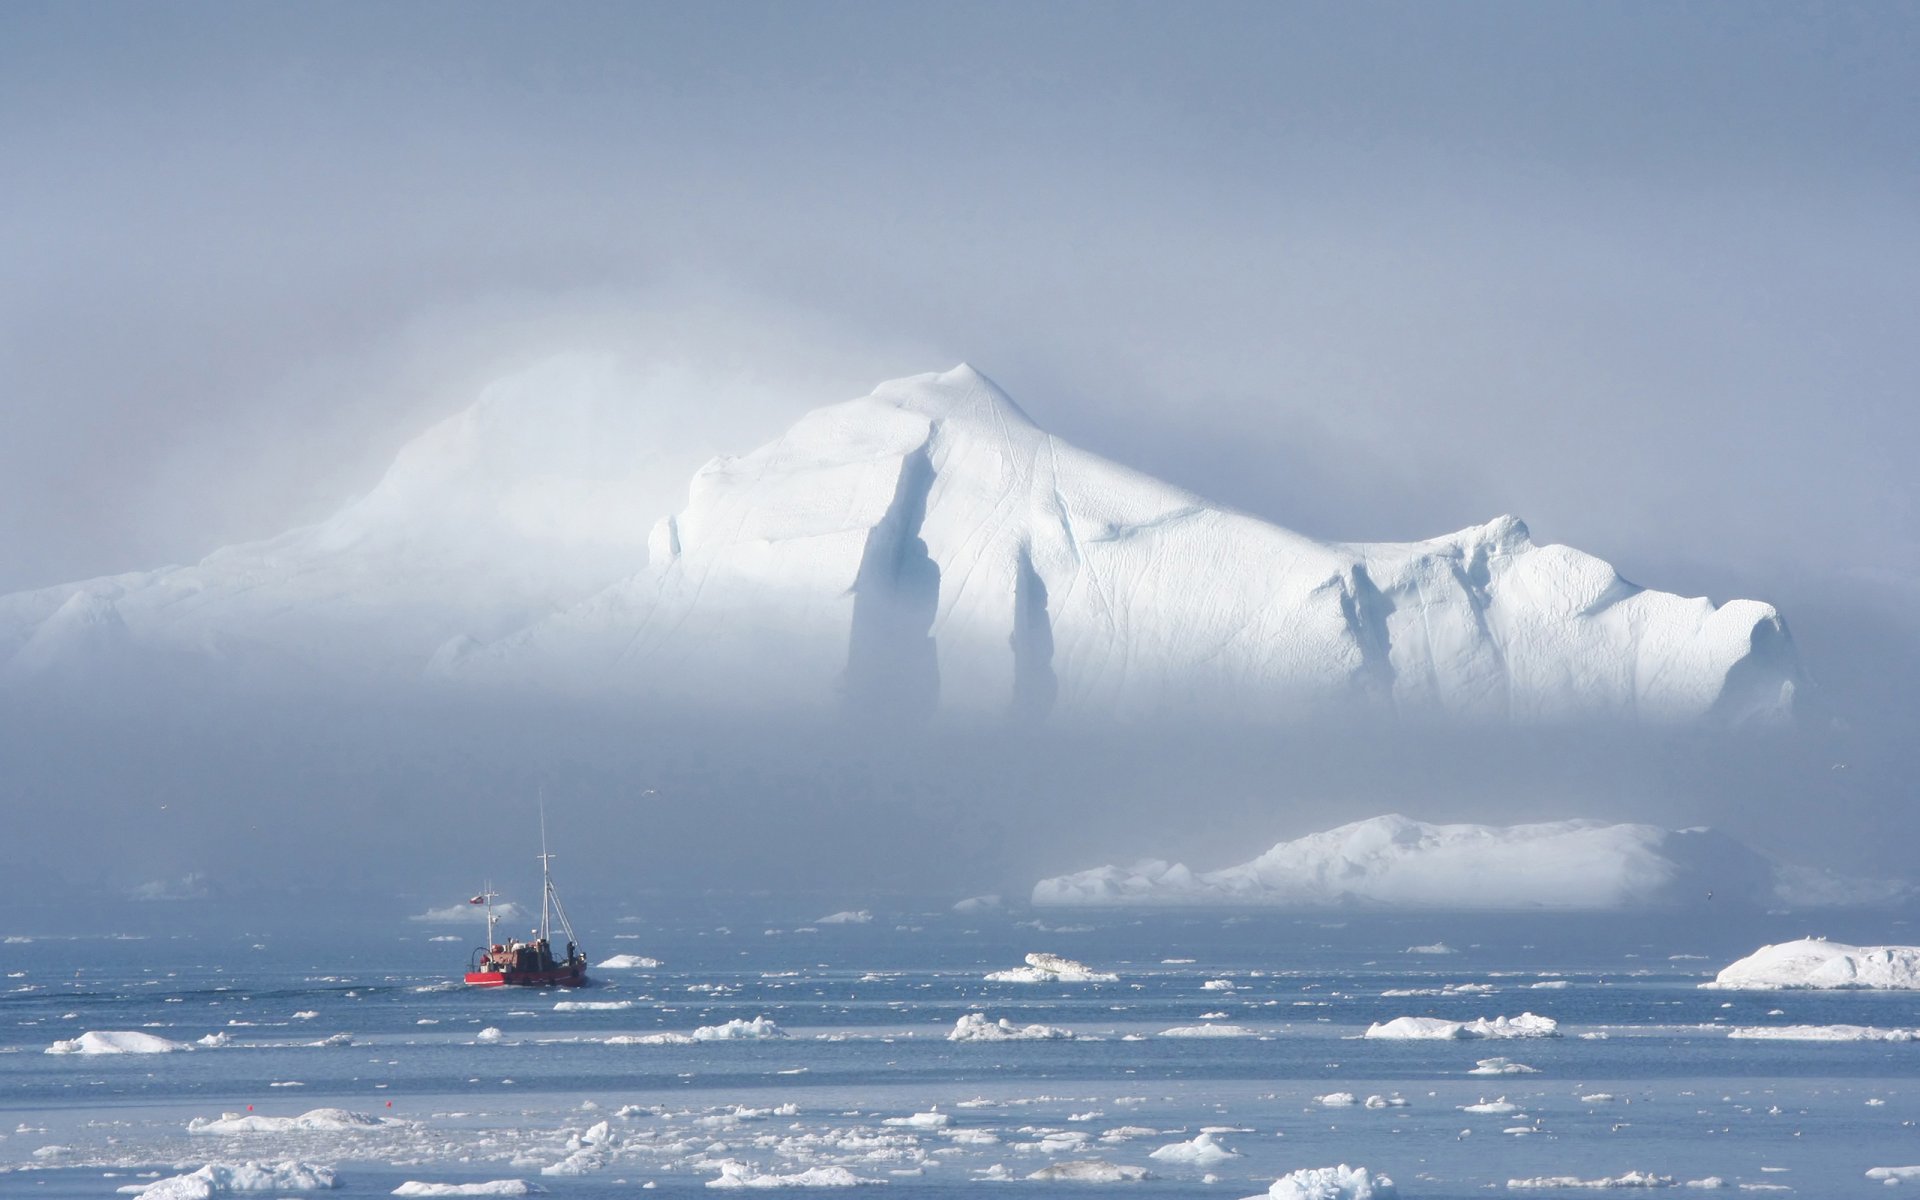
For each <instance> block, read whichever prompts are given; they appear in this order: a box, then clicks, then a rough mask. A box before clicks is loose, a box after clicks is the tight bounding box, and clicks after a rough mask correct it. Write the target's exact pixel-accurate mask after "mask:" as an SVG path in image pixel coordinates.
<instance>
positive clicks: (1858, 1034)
mask: <svg viewBox="0 0 1920 1200" xmlns="http://www.w3.org/2000/svg"><path fill="white" fill-rule="evenodd" d="M1727 1036H1728V1037H1730V1038H1742V1039H1746V1040H1749V1041H1760V1042H1916V1041H1920V1029H1880V1028H1876V1027H1875V1026H1872V1025H1743V1026H1739V1027H1736V1028H1733V1029H1729V1030H1727Z"/></svg>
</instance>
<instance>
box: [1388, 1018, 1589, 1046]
mask: <svg viewBox="0 0 1920 1200" xmlns="http://www.w3.org/2000/svg"><path fill="white" fill-rule="evenodd" d="M1363 1036H1365V1037H1370V1038H1384V1039H1387V1040H1392V1041H1467V1040H1471V1039H1474V1038H1540V1037H1559V1036H1560V1026H1559V1022H1557V1021H1555V1020H1554V1019H1553V1018H1552V1017H1537V1016H1535V1015H1534V1014H1532V1013H1521V1014H1520V1015H1519V1016H1517V1017H1494V1018H1493V1019H1492V1020H1488V1019H1487V1018H1485V1017H1481V1018H1478V1019H1477V1020H1472V1021H1444V1020H1441V1019H1440V1018H1439V1017H1395V1018H1394V1019H1393V1020H1391V1021H1387V1022H1385V1023H1383V1024H1379V1025H1372V1026H1369V1027H1368V1028H1367V1032H1366V1033H1365V1034H1364V1035H1363Z"/></svg>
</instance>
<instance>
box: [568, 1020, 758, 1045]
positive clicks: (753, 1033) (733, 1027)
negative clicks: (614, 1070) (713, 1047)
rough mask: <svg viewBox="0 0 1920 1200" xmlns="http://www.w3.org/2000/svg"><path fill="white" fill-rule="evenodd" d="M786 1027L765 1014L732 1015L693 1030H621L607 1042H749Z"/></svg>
mask: <svg viewBox="0 0 1920 1200" xmlns="http://www.w3.org/2000/svg"><path fill="white" fill-rule="evenodd" d="M786 1036H787V1031H786V1030H784V1029H782V1028H780V1027H779V1026H778V1025H776V1024H774V1023H773V1021H772V1020H771V1019H769V1018H767V1017H755V1018H753V1019H752V1020H750V1021H746V1020H741V1019H739V1018H737V1017H736V1018H735V1019H733V1020H731V1021H727V1022H724V1023H722V1024H719V1025H702V1026H700V1027H699V1028H698V1029H695V1030H694V1031H693V1032H692V1033H681V1032H679V1031H677V1030H670V1031H668V1032H666V1033H642V1034H622V1035H620V1036H618V1037H610V1038H608V1039H607V1040H606V1045H609V1046H690V1045H693V1044H694V1043H696V1042H749V1041H756V1040H762V1039H766V1038H783V1037H786Z"/></svg>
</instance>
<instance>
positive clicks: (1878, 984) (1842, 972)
mask: <svg viewBox="0 0 1920 1200" xmlns="http://www.w3.org/2000/svg"><path fill="white" fill-rule="evenodd" d="M1700 986H1701V987H1706V988H1727V989H1735V990H1738V989H1755V990H1765V989H1772V988H1874V989H1882V990H1900V991H1908V990H1913V989H1920V946H1849V945H1847V944H1846V943H1844V942H1829V941H1828V940H1826V939H1825V938H1801V939H1800V940H1799V941H1797V942H1781V943H1779V944H1777V945H1773V946H1762V947H1760V948H1759V949H1758V950H1755V951H1754V952H1753V953H1752V954H1749V955H1747V956H1746V957H1745V958H1743V959H1741V960H1740V961H1738V962H1736V963H1733V964H1731V965H1730V966H1728V967H1727V968H1726V969H1725V970H1723V971H1721V972H1720V973H1719V974H1718V975H1716V976H1714V978H1713V982H1712V983H1703V984H1701V985H1700Z"/></svg>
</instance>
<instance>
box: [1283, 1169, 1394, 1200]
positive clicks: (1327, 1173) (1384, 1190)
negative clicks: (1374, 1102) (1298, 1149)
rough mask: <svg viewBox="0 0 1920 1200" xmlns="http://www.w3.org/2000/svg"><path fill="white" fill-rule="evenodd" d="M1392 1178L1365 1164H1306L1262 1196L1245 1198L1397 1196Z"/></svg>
mask: <svg viewBox="0 0 1920 1200" xmlns="http://www.w3.org/2000/svg"><path fill="white" fill-rule="evenodd" d="M1399 1197H1400V1193H1399V1191H1397V1190H1396V1189H1395V1188H1394V1186H1393V1180H1391V1179H1389V1178H1387V1177H1386V1176H1385V1175H1375V1174H1374V1173H1373V1172H1371V1171H1369V1170H1367V1169H1366V1168H1365V1167H1349V1166H1348V1165H1347V1164H1345V1163H1341V1164H1340V1165H1339V1166H1337V1167H1309V1168H1307V1169H1305V1170H1301V1171H1293V1172H1290V1173H1289V1174H1286V1175H1282V1176H1281V1177H1280V1178H1278V1179H1276V1180H1274V1181H1273V1186H1272V1187H1270V1188H1268V1189H1267V1191H1266V1195H1265V1197H1248V1200H1399Z"/></svg>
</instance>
